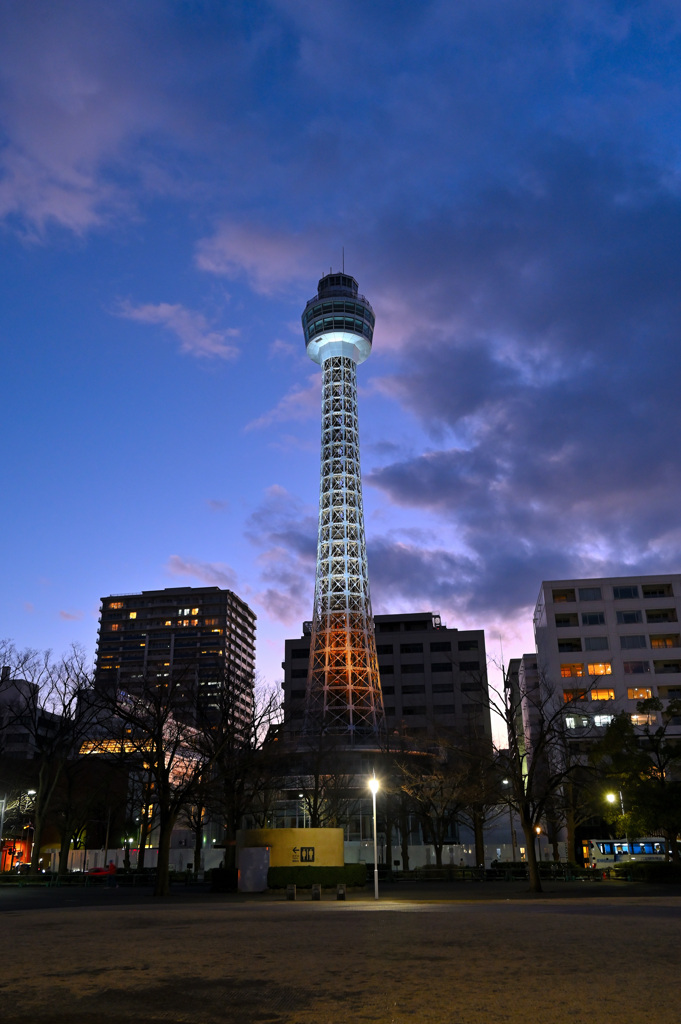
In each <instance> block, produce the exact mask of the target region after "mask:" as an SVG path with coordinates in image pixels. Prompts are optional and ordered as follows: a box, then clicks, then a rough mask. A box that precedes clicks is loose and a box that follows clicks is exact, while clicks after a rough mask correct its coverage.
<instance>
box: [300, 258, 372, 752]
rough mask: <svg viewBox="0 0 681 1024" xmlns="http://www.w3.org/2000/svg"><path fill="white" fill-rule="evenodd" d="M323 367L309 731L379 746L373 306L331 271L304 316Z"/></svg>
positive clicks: (311, 350) (314, 355) (308, 339)
mask: <svg viewBox="0 0 681 1024" xmlns="http://www.w3.org/2000/svg"><path fill="white" fill-rule="evenodd" d="M302 322H303V332H304V335H305V345H306V348H307V353H308V355H309V356H310V358H311V359H313V360H314V362H316V363H319V364H320V365H321V367H322V448H321V474H320V486H319V531H318V537H317V574H316V580H315V594H314V610H313V616H312V638H311V644H310V662H309V672H308V677H307V689H306V699H305V726H304V731H305V733H306V734H307V735H308V736H314V735H321V734H322V733H324V734H328V735H333V736H337V737H338V738H339V740H340V742H341V743H343V742H344V743H345V744H347V745H349V746H357V745H362V746H368V745H371V744H375V743H376V742H377V741H378V740H379V738H380V736H381V734H382V732H383V729H384V721H385V719H384V712H383V699H382V696H381V684H380V680H379V675H378V662H377V659H376V641H375V638H374V621H373V616H372V612H371V598H370V595H369V575H368V571H367V559H366V545H365V540H364V511H363V507H362V479H361V474H360V463H359V430H358V426H357V365H358V363H362V362H364V360H365V359H367V358H368V356H369V355H370V354H371V343H372V339H373V333H374V322H375V317H374V312H373V310H372V308H371V305H370V304H369V302H368V300H367V299H366V298H365V297H364V296H363V295H359V294H358V285H357V281H355V279H354V277H349V276H348V275H347V274H344V273H343V274H334V273H330V274H327V275H326V276H324V277H322V279H321V280H320V281H319V284H318V286H317V295H316V296H315V297H314V298H312V299H310V301H309V302H308V303H307V305H306V306H305V310H304V312H303V316H302Z"/></svg>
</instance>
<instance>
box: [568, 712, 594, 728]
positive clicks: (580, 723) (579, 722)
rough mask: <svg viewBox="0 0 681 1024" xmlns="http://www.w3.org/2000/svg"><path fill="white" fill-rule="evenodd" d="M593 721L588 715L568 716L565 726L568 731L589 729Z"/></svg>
mask: <svg viewBox="0 0 681 1024" xmlns="http://www.w3.org/2000/svg"><path fill="white" fill-rule="evenodd" d="M590 721H591V719H590V718H588V717H587V715H566V716H565V725H566V727H567V728H568V729H587V728H588V727H589V723H590Z"/></svg>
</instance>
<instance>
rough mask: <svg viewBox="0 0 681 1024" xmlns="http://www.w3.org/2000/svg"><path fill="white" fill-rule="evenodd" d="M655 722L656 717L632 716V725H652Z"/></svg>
mask: <svg viewBox="0 0 681 1024" xmlns="http://www.w3.org/2000/svg"><path fill="white" fill-rule="evenodd" d="M654 721H655V715H632V716H631V724H632V725H652V724H653V723H654Z"/></svg>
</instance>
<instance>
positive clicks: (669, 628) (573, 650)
mask: <svg viewBox="0 0 681 1024" xmlns="http://www.w3.org/2000/svg"><path fill="white" fill-rule="evenodd" d="M680 612H681V575H679V574H666V575H655V576H627V577H603V578H600V579H586V580H585V579H572V580H548V581H545V582H544V583H542V585H541V589H540V591H539V599H538V601H537V605H536V608H535V614H534V633H535V640H536V646H537V669H538V672H539V674H540V677H541V680H542V686H543V687H544V688H545V690H548V689H549V688H550V689H551V690H552V691H553V692H554V693H555V695H556V699H557V700H562V701H564V702H566V701H570V702H571V703H570V706H569V708H568V709H567V711H566V716H565V723H566V726H567V728H568V730H569V731H570V732H571V733H572V734H573V735H574V737H575V740H588V739H590V738H598V736H600V735H602V734H603V731H604V730H605V728H606V726H607V725H608V724H609V722H610V721H612V718H613V715H614V714H615V713H618V712H621V711H626V712H627V714H629V715H631V720H632V722H633V724H634V725H635V726H636V727H638V728H640V729H641V730H643V729H644V728H645V727H646V726H652V727H654V726H655V725H656V724H658V719H659V718H660V715H661V714H663V713H664V712H650V711H649V712H646V713H642V712H641V711H639V710H638V709H637V704H638V703H639V702H640V701H642V700H645V699H647V698H649V697H657V698H659V699H660V700H661V701H662V703H663V705H664V704H665V703H666V702H667V701H669V700H672V699H677V698H681V639H680V636H679V613H680ZM668 727H669V730H670V734H679V735H681V718H680V719H679V720H678V721H676V720H672V721H668Z"/></svg>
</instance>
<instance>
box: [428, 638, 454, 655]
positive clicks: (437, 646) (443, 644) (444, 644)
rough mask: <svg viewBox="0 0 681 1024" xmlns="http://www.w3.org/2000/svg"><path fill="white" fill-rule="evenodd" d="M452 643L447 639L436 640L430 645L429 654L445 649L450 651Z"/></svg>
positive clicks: (440, 652)
mask: <svg viewBox="0 0 681 1024" xmlns="http://www.w3.org/2000/svg"><path fill="white" fill-rule="evenodd" d="M451 649H452V645H451V643H450V642H449V640H437V641H436V642H435V643H432V644H431V645H430V653H431V654H442V653H444V652H445V651H451Z"/></svg>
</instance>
